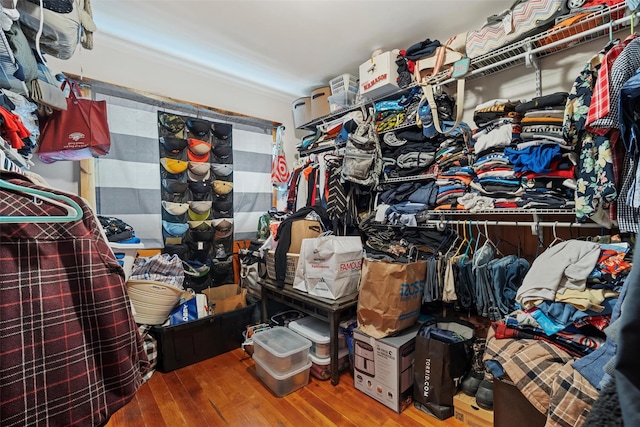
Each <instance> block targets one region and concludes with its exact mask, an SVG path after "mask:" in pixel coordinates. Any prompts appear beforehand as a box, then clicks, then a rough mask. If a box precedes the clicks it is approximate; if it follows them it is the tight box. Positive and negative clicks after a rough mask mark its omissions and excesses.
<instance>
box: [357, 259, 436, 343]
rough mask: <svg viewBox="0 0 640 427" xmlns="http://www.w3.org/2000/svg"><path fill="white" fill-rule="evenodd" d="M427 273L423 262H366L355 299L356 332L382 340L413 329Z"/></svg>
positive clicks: (418, 312) (363, 264)
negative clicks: (356, 305) (410, 328)
mask: <svg viewBox="0 0 640 427" xmlns="http://www.w3.org/2000/svg"><path fill="white" fill-rule="evenodd" d="M426 272H427V262H426V261H416V262H410V263H408V264H405V263H398V262H386V261H374V260H368V259H365V260H364V262H363V263H362V279H361V282H360V295H359V297H358V311H357V316H358V329H360V330H361V331H362V332H364V333H365V334H367V335H370V336H372V337H375V338H383V337H386V336H388V335H391V334H393V333H395V332H398V331H401V330H403V329H405V328H408V327H410V326H412V325H413V324H414V323H415V322H416V320H418V316H419V315H420V307H421V306H422V294H423V292H424V281H425V277H426Z"/></svg>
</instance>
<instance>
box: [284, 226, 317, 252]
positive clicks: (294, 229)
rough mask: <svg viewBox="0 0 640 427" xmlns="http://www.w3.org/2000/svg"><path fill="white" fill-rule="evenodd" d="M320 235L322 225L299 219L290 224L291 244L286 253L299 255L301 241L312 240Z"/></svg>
mask: <svg viewBox="0 0 640 427" xmlns="http://www.w3.org/2000/svg"><path fill="white" fill-rule="evenodd" d="M321 233H322V225H321V224H320V223H319V222H318V221H313V220H308V219H299V220H296V221H293V222H292V223H291V244H289V250H288V251H287V252H288V253H291V254H299V253H300V246H301V245H302V239H312V238H314V237H318V236H319V235H320V234H321Z"/></svg>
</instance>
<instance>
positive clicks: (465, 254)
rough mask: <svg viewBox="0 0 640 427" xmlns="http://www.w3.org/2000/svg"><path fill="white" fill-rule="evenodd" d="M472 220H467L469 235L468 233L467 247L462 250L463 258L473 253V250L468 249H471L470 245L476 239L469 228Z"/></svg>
mask: <svg viewBox="0 0 640 427" xmlns="http://www.w3.org/2000/svg"><path fill="white" fill-rule="evenodd" d="M472 222H473V221H469V235H470V238H469V240H468V241H467V248H466V249H465V251H464V254H463V258H462V259H463V260H466V259H467V256H469V255H473V252H474V251H470V250H471V245H473V244H474V243H475V241H476V239H475V237H473V230H472V229H471V223H472Z"/></svg>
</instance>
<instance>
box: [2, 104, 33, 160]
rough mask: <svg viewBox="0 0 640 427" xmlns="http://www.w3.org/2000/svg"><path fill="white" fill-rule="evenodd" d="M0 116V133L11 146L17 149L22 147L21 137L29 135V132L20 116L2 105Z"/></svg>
mask: <svg viewBox="0 0 640 427" xmlns="http://www.w3.org/2000/svg"><path fill="white" fill-rule="evenodd" d="M0 116H1V117H2V119H3V120H4V124H3V125H2V127H1V128H0V135H1V136H2V138H4V139H5V140H6V141H8V142H9V144H11V147H12V148H15V149H16V150H19V149H20V148H22V147H24V142H22V139H23V138H28V137H30V136H31V132H29V130H28V129H27V128H26V127H25V126H24V124H22V120H21V119H20V117H18V116H17V115H15V114H14V113H13V112H11V111H9V110H7V109H6V108H4V107H0Z"/></svg>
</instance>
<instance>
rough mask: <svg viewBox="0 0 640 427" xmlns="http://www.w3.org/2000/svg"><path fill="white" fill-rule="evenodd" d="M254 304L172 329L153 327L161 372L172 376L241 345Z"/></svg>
mask: <svg viewBox="0 0 640 427" xmlns="http://www.w3.org/2000/svg"><path fill="white" fill-rule="evenodd" d="M254 309H255V304H250V305H248V306H247V307H245V308H241V309H239V310H234V311H229V312H226V313H221V314H216V315H215V316H209V317H205V318H202V319H198V320H194V321H192V322H186V323H181V324H178V325H172V326H164V327H163V326H154V327H153V328H151V334H152V335H153V336H154V337H155V338H156V340H157V341H158V364H157V366H156V369H157V370H158V371H160V372H171V371H173V370H175V369H179V368H183V367H185V366H189V365H192V364H194V363H197V362H201V361H203V360H205V359H209V358H210V357H214V356H217V355H219V354H222V353H226V352H228V351H231V350H233V349H236V348H240V344H242V342H243V341H244V337H243V336H242V332H243V331H244V329H245V328H246V326H247V325H250V324H251V321H252V315H253V310H254Z"/></svg>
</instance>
